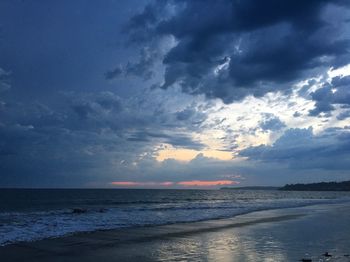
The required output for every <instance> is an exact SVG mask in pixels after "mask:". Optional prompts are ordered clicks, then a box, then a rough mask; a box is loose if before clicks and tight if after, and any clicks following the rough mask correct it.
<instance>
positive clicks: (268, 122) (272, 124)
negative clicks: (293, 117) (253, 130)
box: [260, 114, 286, 131]
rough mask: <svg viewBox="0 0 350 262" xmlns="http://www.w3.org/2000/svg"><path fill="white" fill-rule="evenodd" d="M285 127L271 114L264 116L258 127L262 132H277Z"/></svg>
mask: <svg viewBox="0 0 350 262" xmlns="http://www.w3.org/2000/svg"><path fill="white" fill-rule="evenodd" d="M285 126H286V125H285V123H283V122H282V121H281V120H280V119H279V118H278V117H276V116H274V115H273V114H265V115H264V119H263V120H262V121H261V122H260V127H261V128H262V130H264V131H269V130H270V131H278V130H281V129H282V128H284V127H285Z"/></svg>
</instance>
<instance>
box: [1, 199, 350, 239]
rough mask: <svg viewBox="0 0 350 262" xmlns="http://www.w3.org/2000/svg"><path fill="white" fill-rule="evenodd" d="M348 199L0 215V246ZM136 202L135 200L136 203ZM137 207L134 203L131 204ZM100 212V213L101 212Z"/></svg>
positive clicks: (153, 204) (157, 205) (146, 205)
mask: <svg viewBox="0 0 350 262" xmlns="http://www.w3.org/2000/svg"><path fill="white" fill-rule="evenodd" d="M347 201H350V200H349V199H345V198H344V199H307V200H305V199H275V200H264V201H261V200H255V201H246V202H244V203H242V202H233V201H219V202H215V201H214V202H208V201H199V202H191V201H188V202H181V203H180V202H177V203H169V202H168V203H164V202H161V203H158V201H137V204H138V205H136V206H129V207H123V206H122V207H121V206H114V207H110V206H108V205H107V206H100V207H92V208H91V207H90V208H87V209H85V207H81V208H82V209H84V210H86V211H84V212H81V213H76V212H74V210H73V209H72V208H64V209H58V210H46V211H32V212H2V213H0V245H8V244H12V243H16V242H20V241H35V240H39V239H44V238H52V237H60V236H64V235H69V234H73V233H76V232H83V231H96V230H106V229H115V228H122V227H140V226H155V225H165V224H174V223H183V222H196V221H203V220H211V219H220V218H229V217H234V216H237V215H242V214H246V213H250V212H255V211H262V210H269V209H280V208H291V207H302V206H308V205H314V204H330V203H340V202H347ZM135 202H136V201H135ZM134 204H136V203H134ZM102 211H103V212H102Z"/></svg>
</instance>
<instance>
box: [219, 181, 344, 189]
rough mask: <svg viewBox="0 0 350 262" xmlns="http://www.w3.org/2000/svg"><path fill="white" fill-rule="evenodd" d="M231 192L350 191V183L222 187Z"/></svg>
mask: <svg viewBox="0 0 350 262" xmlns="http://www.w3.org/2000/svg"><path fill="white" fill-rule="evenodd" d="M221 189H223V190H225V189H229V190H282V191H350V181H343V182H319V183H310V184H287V185H285V186H283V187H272V186H247V187H222V188H221Z"/></svg>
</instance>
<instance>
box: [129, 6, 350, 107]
mask: <svg viewBox="0 0 350 262" xmlns="http://www.w3.org/2000/svg"><path fill="white" fill-rule="evenodd" d="M160 2H162V4H161V5H159V6H157V4H158V3H160ZM160 2H156V3H155V4H151V5H149V6H147V7H146V8H145V10H144V12H143V13H141V14H139V15H137V16H135V17H134V18H132V19H131V22H130V23H129V25H128V32H129V34H130V36H131V37H133V38H135V37H136V36H137V35H140V38H139V41H141V40H142V41H141V43H144V42H147V41H154V38H155V37H162V36H165V35H172V36H174V37H175V38H176V40H177V41H178V44H177V45H176V46H175V47H173V48H172V49H171V50H170V51H169V52H168V53H167V55H166V56H165V57H164V59H163V63H164V65H165V75H164V78H165V82H164V84H163V85H162V86H161V87H162V88H164V89H166V88H169V87H170V86H173V85H175V84H178V85H180V86H181V88H182V90H183V91H184V92H186V93H190V94H205V95H206V96H207V97H214V98H221V99H222V100H223V101H224V102H226V103H229V102H232V101H234V100H238V99H241V98H243V97H245V96H246V95H249V94H253V95H255V96H261V95H263V94H265V93H266V92H269V91H274V90H281V89H282V90H284V89H286V88H287V87H288V85H289V84H290V83H292V82H295V81H298V80H300V79H301V78H302V77H306V76H308V74H310V72H309V71H310V70H316V69H319V68H321V67H329V66H334V67H337V66H340V65H342V64H344V63H346V62H348V61H349V54H348V47H349V41H348V39H347V38H348V37H349V36H347V35H343V34H341V33H340V30H341V28H339V26H340V27H341V26H343V27H345V26H346V21H338V20H337V17H332V18H330V17H329V16H326V15H325V10H326V9H327V10H328V9H331V8H333V7H332V6H331V4H334V5H341V6H344V7H345V6H346V7H347V6H348V2H345V1H287V2H286V1H284V2H283V4H281V3H280V2H279V1H275V0H270V1H264V2H260V1H253V0H251V1H229V0H226V1H219V2H213V1H185V0H184V1H180V2H179V1H170V0H169V1H160ZM164 2H165V3H164ZM169 10H173V12H169ZM337 12H340V11H339V10H338V11H337ZM339 17H341V16H339ZM332 19H333V20H334V21H336V22H334V21H333V20H332ZM333 22H334V23H333ZM147 35H148V36H149V37H147ZM214 71H215V73H214Z"/></svg>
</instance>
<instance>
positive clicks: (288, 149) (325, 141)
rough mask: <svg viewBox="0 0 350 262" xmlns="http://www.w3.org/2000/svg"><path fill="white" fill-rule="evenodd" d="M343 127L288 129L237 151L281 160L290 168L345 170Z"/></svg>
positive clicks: (348, 153) (349, 148)
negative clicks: (318, 131) (319, 131)
mask: <svg viewBox="0 0 350 262" xmlns="http://www.w3.org/2000/svg"><path fill="white" fill-rule="evenodd" d="M349 134H350V133H349V130H347V129H340V128H338V129H328V130H325V131H324V133H323V134H321V135H317V136H316V135H314V134H313V132H312V129H311V128H308V129H298V128H296V129H288V130H287V131H286V132H285V133H284V134H283V135H282V136H281V137H280V138H279V139H278V140H277V141H276V142H275V143H274V144H273V145H270V146H269V145H260V146H255V147H249V148H247V149H244V150H242V151H241V152H240V153H239V154H240V155H241V156H244V157H248V158H249V159H251V160H258V161H263V162H267V163H270V162H271V163H285V164H287V165H288V166H289V167H290V168H292V169H317V168H319V169H326V170H337V169H340V170H346V169H348V168H350V166H349V159H350V135H349Z"/></svg>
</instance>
